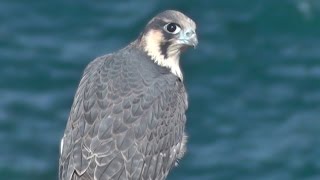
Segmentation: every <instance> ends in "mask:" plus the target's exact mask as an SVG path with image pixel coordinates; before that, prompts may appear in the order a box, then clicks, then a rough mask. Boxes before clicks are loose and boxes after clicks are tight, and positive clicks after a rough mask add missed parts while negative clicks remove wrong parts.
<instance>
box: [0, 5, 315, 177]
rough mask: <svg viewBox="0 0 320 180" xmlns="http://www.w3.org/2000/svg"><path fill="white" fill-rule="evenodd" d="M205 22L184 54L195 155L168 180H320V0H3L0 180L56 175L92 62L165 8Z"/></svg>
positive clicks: (189, 154)
mask: <svg viewBox="0 0 320 180" xmlns="http://www.w3.org/2000/svg"><path fill="white" fill-rule="evenodd" d="M172 8H174V9H179V10H182V11H183V12H185V13H186V14H188V15H189V16H191V17H192V18H193V19H194V20H195V21H196V22H197V24H198V35H199V41H200V44H199V47H198V48H197V49H196V50H190V51H188V52H187V53H186V54H185V55H184V56H183V58H182V66H183V69H184V74H185V82H186V84H187V89H188V92H189V100H190V108H189V111H188V123H187V131H188V134H189V143H188V152H187V154H186V156H185V158H184V159H183V160H181V161H180V165H179V167H178V168H175V169H174V170H173V171H172V173H171V174H170V177H169V179H171V180H173V179H183V180H198V179H200V180H240V179H241V180H257V179H258V180H260V179H261V180H273V179H276V180H292V179H296V180H305V179H306V180H317V179H320V161H319V157H320V119H319V117H320V1H318V0H281V1H280V0H260V1H249V0H242V1H239V0H212V1H211V0H210V1H209V0H202V1H196V0H191V1H182V0H181V1H175V2H171V1H169V0H167V1H160V0H158V1H155V0H151V1H147V0H146V1H142V0H138V1H126V2H122V1H115V0H112V1H110V0H109V1H101V0H96V1H88V0H79V1H74V0H65V1H62V0H58V1H48V0H47V1H45V0H43V1H36V0H28V1H24V2H23V1H21V2H19V1H14V0H2V1H1V2H0V77H1V78H0V147H1V148H0V179H4V180H7V179H8V180H18V179H19V180H20V179H21V180H40V179H41V180H42V179H46V180H56V179H57V171H58V169H57V167H58V151H59V141H60V138H61V136H62V133H63V130H64V128H65V124H66V120H67V117H68V114H69V110H70V107H71V103H72V100H73V95H74V93H75V90H76V88H77V85H78V82H79V80H80V77H81V74H82V71H83V69H84V67H85V66H86V64H88V63H89V61H91V60H92V59H93V58H95V57H96V56H99V55H102V54H105V53H109V52H112V51H115V50H117V49H119V48H121V47H123V46H125V45H126V44H128V43H129V42H130V41H132V40H133V39H135V38H136V37H137V36H138V34H139V32H140V31H141V30H142V28H143V27H144V25H145V24H146V22H147V21H148V20H149V19H150V18H151V17H153V16H154V15H155V14H157V13H158V12H160V11H162V10H164V9H172Z"/></svg>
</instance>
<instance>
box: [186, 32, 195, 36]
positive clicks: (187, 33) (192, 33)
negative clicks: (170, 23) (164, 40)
mask: <svg viewBox="0 0 320 180" xmlns="http://www.w3.org/2000/svg"><path fill="white" fill-rule="evenodd" d="M193 35H194V31H187V32H186V36H187V37H191V36H193Z"/></svg>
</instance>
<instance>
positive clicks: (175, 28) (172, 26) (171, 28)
mask: <svg viewBox="0 0 320 180" xmlns="http://www.w3.org/2000/svg"><path fill="white" fill-rule="evenodd" d="M164 29H165V30H166V31H167V32H168V33H171V34H177V33H178V32H180V30H181V28H180V26H179V25H178V24H176V23H169V24H166V25H165V26H164Z"/></svg>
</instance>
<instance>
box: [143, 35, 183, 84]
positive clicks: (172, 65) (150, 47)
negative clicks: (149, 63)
mask: <svg viewBox="0 0 320 180" xmlns="http://www.w3.org/2000/svg"><path fill="white" fill-rule="evenodd" d="M144 41H145V47H144V50H145V51H146V52H147V54H148V55H149V56H150V57H151V59H152V60H154V62H155V63H156V64H158V65H159V66H163V67H167V68H169V69H170V71H171V72H172V73H173V74H174V75H176V76H178V77H179V78H180V79H181V80H183V75H182V71H181V69H180V63H179V61H180V50H179V48H178V47H174V46H173V45H171V46H169V47H168V52H167V53H168V58H165V57H164V55H163V54H162V53H161V49H160V43H161V42H162V41H164V39H163V36H162V33H161V32H160V31H156V30H150V31H149V32H148V33H147V34H146V35H145V36H144Z"/></svg>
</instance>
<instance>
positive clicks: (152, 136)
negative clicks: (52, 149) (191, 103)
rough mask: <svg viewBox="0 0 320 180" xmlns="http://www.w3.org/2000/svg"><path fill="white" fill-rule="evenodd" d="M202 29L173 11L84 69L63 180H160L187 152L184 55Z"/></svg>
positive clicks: (63, 155) (65, 144)
mask: <svg viewBox="0 0 320 180" xmlns="http://www.w3.org/2000/svg"><path fill="white" fill-rule="evenodd" d="M195 30H196V25H195V23H194V22H193V20H191V19H190V18H189V17H187V16H186V15H184V14H182V13H181V12H178V11H174V10H167V11H164V12H162V13H160V14H158V15H157V16H155V17H154V18H153V19H151V20H150V21H149V23H148V24H147V25H146V27H145V28H144V30H143V31H142V33H141V34H140V35H139V37H138V38H137V39H136V40H135V41H133V42H132V43H130V44H129V45H128V46H126V47H124V48H123V49H121V50H119V51H117V52H114V53H111V54H107V55H104V56H101V57H98V58H96V59H95V60H93V61H92V62H90V63H89V65H88V66H87V67H86V68H85V70H84V73H83V76H82V79H81V81H80V84H79V87H78V89H77V92H76V94H75V97H74V102H73V105H72V108H71V112H70V116H69V119H68V122H67V126H66V129H65V132H64V135H63V138H62V140H61V147H60V151H61V152H60V160H59V179H60V180H109V179H117V180H118V179H121V180H125V179H129V180H151V179H156V180H162V179H166V177H167V175H168V173H169V171H170V169H171V168H172V167H173V166H175V165H176V164H177V160H178V159H180V158H181V157H182V156H183V154H184V152H185V144H186V135H185V132H184V131H185V123H186V115H185V111H186V109H187V107H188V101H187V94H186V90H185V87H184V84H183V75H182V72H181V69H180V65H179V59H180V54H181V52H183V50H185V49H186V48H187V47H195V46H196V45H197V44H198V39H197V35H196V32H195Z"/></svg>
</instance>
